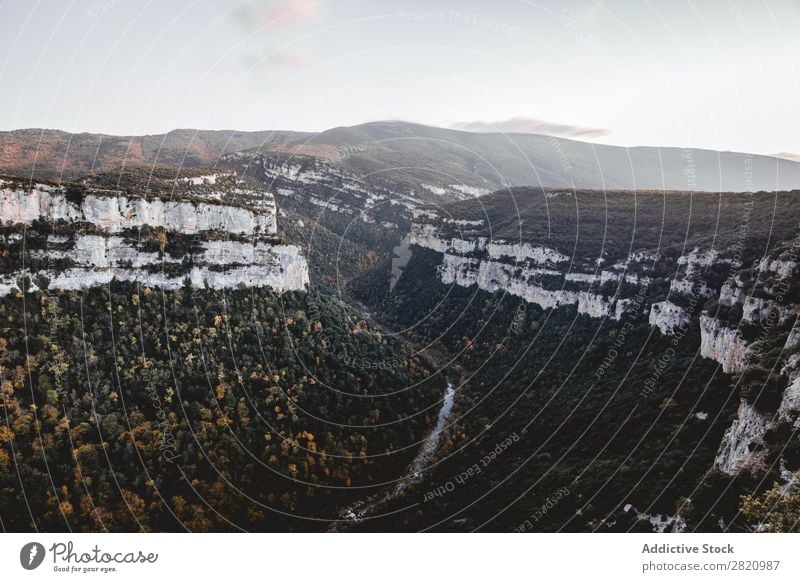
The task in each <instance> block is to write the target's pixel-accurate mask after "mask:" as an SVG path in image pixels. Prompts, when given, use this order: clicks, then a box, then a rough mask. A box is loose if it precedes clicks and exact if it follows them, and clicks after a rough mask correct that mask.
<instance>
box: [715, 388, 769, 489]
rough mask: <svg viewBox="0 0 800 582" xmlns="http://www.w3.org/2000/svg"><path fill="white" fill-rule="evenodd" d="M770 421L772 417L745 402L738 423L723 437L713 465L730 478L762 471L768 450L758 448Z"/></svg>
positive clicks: (741, 407) (739, 413)
mask: <svg viewBox="0 0 800 582" xmlns="http://www.w3.org/2000/svg"><path fill="white" fill-rule="evenodd" d="M770 420H771V417H770V416H768V415H765V414H764V413H761V412H759V411H758V410H756V408H755V407H754V406H753V405H752V404H748V403H747V402H744V401H742V403H741V404H740V405H739V412H738V415H737V418H736V420H734V421H733V424H732V425H731V427H730V428H729V429H728V430H727V431H725V435H724V436H723V437H722V443H721V445H720V448H719V452H718V453H717V457H716V460H715V461H714V466H715V467H716V468H717V469H719V470H720V471H722V472H723V473H727V474H729V475H733V474H736V473H738V472H739V471H744V470H748V471H751V472H753V471H757V470H760V469H763V463H764V457H765V451H764V448H763V447H759V446H757V445H759V444H760V443H761V441H762V439H763V437H764V434H765V433H766V432H767V429H768V428H769V423H770Z"/></svg>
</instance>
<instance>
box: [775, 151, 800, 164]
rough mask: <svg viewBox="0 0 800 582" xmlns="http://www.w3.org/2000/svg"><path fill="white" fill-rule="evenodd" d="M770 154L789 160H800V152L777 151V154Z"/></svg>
mask: <svg viewBox="0 0 800 582" xmlns="http://www.w3.org/2000/svg"><path fill="white" fill-rule="evenodd" d="M772 155H773V156H774V157H776V158H781V159H784V160H789V161H790V162H800V154H795V153H792V152H778V153H777V154H772Z"/></svg>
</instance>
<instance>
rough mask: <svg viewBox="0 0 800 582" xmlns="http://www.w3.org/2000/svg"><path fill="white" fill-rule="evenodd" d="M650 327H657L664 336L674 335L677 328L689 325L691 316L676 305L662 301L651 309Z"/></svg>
mask: <svg viewBox="0 0 800 582" xmlns="http://www.w3.org/2000/svg"><path fill="white" fill-rule="evenodd" d="M649 321H650V325H654V326H656V327H657V328H658V329H659V330H661V333H663V334H664V335H673V334H674V333H675V328H676V327H683V326H684V325H687V324H688V323H689V314H688V313H686V311H685V310H684V309H683V308H682V307H679V306H677V305H675V304H674V303H671V302H669V301H661V302H660V303H653V305H652V306H651V307H650V320H649Z"/></svg>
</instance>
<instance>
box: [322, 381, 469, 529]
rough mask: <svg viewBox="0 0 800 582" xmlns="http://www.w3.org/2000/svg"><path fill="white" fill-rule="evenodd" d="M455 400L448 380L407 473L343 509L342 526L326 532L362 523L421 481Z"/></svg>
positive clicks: (332, 525) (332, 526)
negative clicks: (426, 432) (374, 493)
mask: <svg viewBox="0 0 800 582" xmlns="http://www.w3.org/2000/svg"><path fill="white" fill-rule="evenodd" d="M455 396H456V389H455V386H453V383H452V382H451V381H450V380H449V379H448V380H447V388H446V389H445V392H444V398H443V399H442V406H441V408H439V415H438V417H437V418H436V426H435V427H434V428H433V430H432V431H431V432H430V434H429V435H428V436H427V437H426V438H425V440H424V441H423V442H422V446H421V447H420V449H419V452H418V453H417V456H416V457H414V460H413V461H412V462H411V463H410V464H409V466H408V469H407V470H406V473H405V474H404V475H403V477H401V478H400V480H399V481H398V482H397V484H396V485H394V487H391V488H390V489H388V490H386V491H385V492H379V493H377V494H376V495H374V496H371V497H368V498H366V499H363V500H359V501H357V502H355V503H353V504H352V505H350V506H349V507H347V508H346V509H344V510H343V511H342V512H341V513H340V515H341V520H344V523H342V521H338V522H334V523H333V524H331V527H330V528H329V531H337V530H338V529H339V527H337V526H345V527H346V526H347V524H348V523H358V522H360V521H362V520H363V519H365V518H367V517H369V516H370V514H371V513H372V512H373V510H375V508H377V507H379V506H382V505H384V504H386V503H388V502H389V501H391V500H393V499H395V498H396V497H397V496H399V495H400V494H401V493H402V492H403V491H405V489H406V488H407V487H408V486H409V485H412V484H414V483H417V482H418V481H421V480H422V477H423V473H422V472H423V471H424V470H425V467H427V466H428V464H429V463H430V461H431V459H432V458H433V455H434V454H435V453H436V451H437V450H438V449H439V445H440V444H441V442H442V435H443V433H444V429H445V427H446V426H447V422H448V420H450V414H451V413H452V411H453V403H454V401H455Z"/></svg>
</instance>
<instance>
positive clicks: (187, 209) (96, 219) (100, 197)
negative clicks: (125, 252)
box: [0, 185, 277, 235]
mask: <svg viewBox="0 0 800 582" xmlns="http://www.w3.org/2000/svg"><path fill="white" fill-rule="evenodd" d="M0 218H1V219H2V221H3V223H23V224H30V223H31V222H33V221H34V220H37V219H48V220H53V221H58V220H65V221H67V222H77V221H86V222H91V223H92V224H94V225H95V226H98V227H99V228H102V229H103V230H106V231H108V232H111V233H114V232H120V231H121V230H123V229H126V228H135V227H140V226H145V225H147V226H151V227H161V228H164V229H166V230H172V231H175V232H180V233H183V234H195V233H198V232H202V231H209V230H220V231H225V232H229V233H232V234H250V235H274V234H275V233H276V232H277V224H276V221H275V214H274V213H273V212H257V211H255V210H251V209H247V208H239V207H235V206H226V205H223V204H210V203H203V202H197V203H195V202H184V201H177V200H161V199H160V198H154V199H151V200H145V199H143V198H128V197H127V196H124V195H118V196H117V195H113V193H102V194H92V193H89V194H86V195H85V196H84V197H83V200H82V202H81V204H80V206H78V205H77V204H73V203H72V202H69V201H68V200H67V199H66V195H65V194H64V193H63V192H62V191H61V190H60V189H59V188H56V187H52V186H45V185H37V186H36V187H34V188H33V189H32V190H30V191H27V190H21V189H14V188H10V187H3V188H2V190H0Z"/></svg>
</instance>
